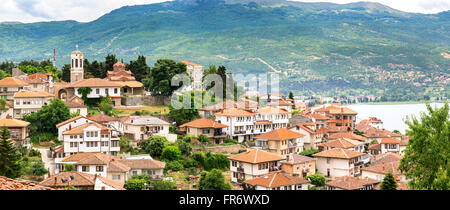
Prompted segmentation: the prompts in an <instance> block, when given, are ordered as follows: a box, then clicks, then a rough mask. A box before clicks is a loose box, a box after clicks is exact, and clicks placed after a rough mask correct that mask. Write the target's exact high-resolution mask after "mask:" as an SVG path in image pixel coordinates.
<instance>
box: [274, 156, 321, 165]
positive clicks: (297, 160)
mask: <svg viewBox="0 0 450 210" xmlns="http://www.w3.org/2000/svg"><path fill="white" fill-rule="evenodd" d="M288 157H289V158H288V159H289V160H283V161H281V163H285V164H290V165H293V164H301V163H306V162H310V161H313V160H315V159H314V158H310V157H307V156H303V155H297V154H289V156H288Z"/></svg>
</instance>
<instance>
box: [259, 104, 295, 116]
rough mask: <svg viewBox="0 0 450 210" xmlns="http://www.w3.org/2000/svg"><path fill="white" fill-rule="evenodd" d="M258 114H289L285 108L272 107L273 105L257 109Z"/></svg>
mask: <svg viewBox="0 0 450 210" xmlns="http://www.w3.org/2000/svg"><path fill="white" fill-rule="evenodd" d="M258 113H259V114H289V112H288V111H287V110H286V109H280V108H274V107H270V106H269V107H264V108H260V109H258Z"/></svg>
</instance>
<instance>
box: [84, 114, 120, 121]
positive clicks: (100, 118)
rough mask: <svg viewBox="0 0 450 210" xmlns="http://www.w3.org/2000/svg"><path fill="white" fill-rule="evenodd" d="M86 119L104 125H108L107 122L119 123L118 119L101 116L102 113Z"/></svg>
mask: <svg viewBox="0 0 450 210" xmlns="http://www.w3.org/2000/svg"><path fill="white" fill-rule="evenodd" d="M88 119H90V120H92V121H95V122H98V123H105V122H106V123H108V122H112V121H119V119H118V118H116V117H111V116H108V115H106V114H103V113H99V114H96V115H94V116H90V117H88Z"/></svg>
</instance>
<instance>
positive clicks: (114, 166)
mask: <svg viewBox="0 0 450 210" xmlns="http://www.w3.org/2000/svg"><path fill="white" fill-rule="evenodd" d="M130 169H131V168H130V167H129V166H127V165H125V164H124V163H122V162H120V161H117V160H115V159H111V162H109V164H108V172H127V171H130Z"/></svg>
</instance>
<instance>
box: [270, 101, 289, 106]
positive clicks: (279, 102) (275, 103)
mask: <svg viewBox="0 0 450 210" xmlns="http://www.w3.org/2000/svg"><path fill="white" fill-rule="evenodd" d="M293 105H294V104H293V103H291V102H289V101H285V100H280V101H274V102H271V103H269V106H293Z"/></svg>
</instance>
